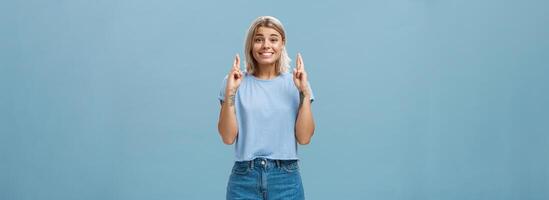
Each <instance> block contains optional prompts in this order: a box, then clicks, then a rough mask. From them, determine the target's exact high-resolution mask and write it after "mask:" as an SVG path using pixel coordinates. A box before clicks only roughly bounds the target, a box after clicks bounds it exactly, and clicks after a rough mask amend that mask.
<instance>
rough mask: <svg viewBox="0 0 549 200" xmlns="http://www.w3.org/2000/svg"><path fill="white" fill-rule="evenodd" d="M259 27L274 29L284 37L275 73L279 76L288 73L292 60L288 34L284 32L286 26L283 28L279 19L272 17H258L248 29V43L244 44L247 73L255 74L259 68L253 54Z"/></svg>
mask: <svg viewBox="0 0 549 200" xmlns="http://www.w3.org/2000/svg"><path fill="white" fill-rule="evenodd" d="M259 27H268V28H272V29H274V30H276V31H277V32H279V33H280V35H281V36H282V41H283V42H284V45H283V47H282V51H281V52H280V58H279V59H278V62H276V63H275V72H277V73H278V74H280V73H284V72H287V71H288V69H289V68H290V61H291V59H290V57H289V56H288V52H287V51H286V32H285V31H284V26H282V23H281V22H280V21H279V20H278V19H276V18H274V17H271V16H261V17H258V18H257V19H255V20H254V21H253V22H252V25H250V28H249V29H248V33H247V36H246V41H245V43H244V51H245V55H246V72H248V73H249V74H253V73H254V71H255V69H256V67H257V62H256V60H255V59H254V57H253V54H252V46H253V38H254V35H255V32H256V31H257V29H258V28H259Z"/></svg>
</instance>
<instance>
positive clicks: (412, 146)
mask: <svg viewBox="0 0 549 200" xmlns="http://www.w3.org/2000/svg"><path fill="white" fill-rule="evenodd" d="M0 7H1V8H0V11H1V12H0V23H1V24H0V30H1V37H0V44H1V45H0V64H1V66H0V91H1V93H0V95H1V98H0V131H1V134H0V141H1V143H0V156H1V157H0V163H1V164H0V199H6V200H20V199H29V200H30V199H33V200H34V199H90V200H92V199H94V200H95V199H105V200H108V199H128V200H130V199H131V200H139V199H223V198H224V196H225V187H226V183H227V180H228V176H229V172H230V168H231V166H232V161H233V146H227V145H224V144H223V143H222V142H221V139H220V137H219V136H218V133H217V127H216V125H217V118H218V114H219V103H218V101H217V100H216V95H217V93H218V91H219V89H220V85H221V81H222V78H223V76H225V74H226V73H227V72H228V70H229V69H230V67H231V64H232V59H233V56H234V54H235V53H240V54H241V55H242V49H243V40H244V35H245V32H246V29H247V28H248V26H249V24H250V22H251V21H252V20H253V19H255V18H256V17H257V16H260V15H274V16H276V17H278V18H279V19H280V20H281V21H282V22H283V23H284V24H285V26H286V29H287V32H288V45H287V47H288V50H289V53H290V55H291V57H292V58H294V59H295V54H296V53H297V52H302V54H303V58H304V61H305V64H306V67H307V69H308V72H309V75H310V82H311V85H312V86H313V89H314V90H315V94H316V97H317V101H315V103H314V104H313V112H314V114H315V118H316V122H317V130H316V133H315V136H314V137H313V141H312V143H311V144H310V145H308V146H304V147H301V148H300V155H301V158H302V162H301V170H302V171H301V172H302V176H303V179H304V185H305V190H306V195H307V197H308V199H342V198H343V199H384V200H391V199H433V200H435V199H436V200H439V199H456V200H458V199H459V200H461V199H521V200H522V199H540V200H541V199H549V190H547V189H548V188H549V156H548V155H549V136H548V133H549V131H548V130H549V106H548V102H549V79H548V78H547V77H546V76H547V75H548V74H549V39H548V37H547V36H548V35H549V24H548V22H549V15H548V14H547V13H548V8H549V3H547V1H534V0H530V1H505V0H504V1H501V0H497V1H496V0H485V1H442V0H408V1H403V0H392V1H361V2H358V1H357V2H339V3H338V2H335V1H331V2H326V3H323V4H311V3H303V2H293V1H272V2H262V3H257V2H256V1H224V2H213V1H197V2H188V1H129V0H117V1H112V0H108V1H107V0H100V1H80V0H76V1H33V0H28V1H7V2H6V1H4V2H3V3H2V5H1V6H0ZM292 63H293V62H292Z"/></svg>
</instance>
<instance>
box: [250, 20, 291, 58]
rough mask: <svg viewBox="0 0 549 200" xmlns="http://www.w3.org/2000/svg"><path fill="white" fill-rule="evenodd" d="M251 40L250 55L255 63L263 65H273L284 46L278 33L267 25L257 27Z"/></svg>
mask: <svg viewBox="0 0 549 200" xmlns="http://www.w3.org/2000/svg"><path fill="white" fill-rule="evenodd" d="M252 42H253V45H252V46H253V48H252V55H253V57H254V59H255V61H256V62H257V64H258V65H263V66H269V65H274V64H275V63H276V62H277V61H278V59H279V58H280V52H281V51H282V48H283V47H284V41H283V40H282V36H281V35H280V33H279V32H278V31H276V30H275V29H273V28H269V27H259V28H258V29H257V30H256V32H255V35H254V37H253V41H252Z"/></svg>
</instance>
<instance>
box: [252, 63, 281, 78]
mask: <svg viewBox="0 0 549 200" xmlns="http://www.w3.org/2000/svg"><path fill="white" fill-rule="evenodd" d="M254 76H255V77H257V78H259V79H263V80H269V79H273V78H275V77H276V76H278V73H276V71H275V66H274V65H271V66H259V65H258V66H257V68H256V70H255V72H254Z"/></svg>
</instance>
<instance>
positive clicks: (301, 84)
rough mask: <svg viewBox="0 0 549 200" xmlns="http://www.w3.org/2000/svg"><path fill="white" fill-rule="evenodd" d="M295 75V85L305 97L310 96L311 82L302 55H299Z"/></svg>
mask: <svg viewBox="0 0 549 200" xmlns="http://www.w3.org/2000/svg"><path fill="white" fill-rule="evenodd" d="M293 73H294V83H295V86H296V87H297V89H298V90H299V92H302V93H303V94H304V95H309V82H307V72H306V71H305V65H304V64H303V59H302V58H301V54H300V53H298V54H297V59H296V61H295V68H294V72H293Z"/></svg>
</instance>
